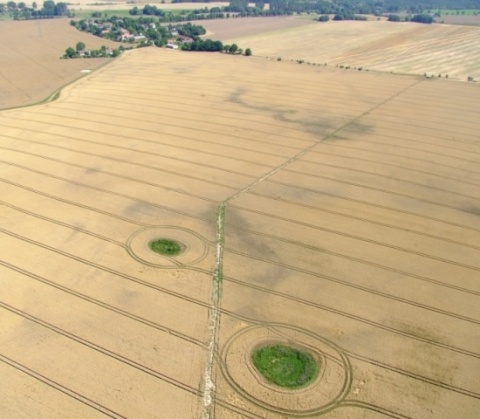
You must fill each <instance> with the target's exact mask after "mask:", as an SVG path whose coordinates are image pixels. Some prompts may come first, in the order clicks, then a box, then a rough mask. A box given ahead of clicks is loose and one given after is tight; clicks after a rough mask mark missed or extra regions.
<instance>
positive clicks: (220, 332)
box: [0, 48, 480, 419]
mask: <svg viewBox="0 0 480 419" xmlns="http://www.w3.org/2000/svg"><path fill="white" fill-rule="evenodd" d="M272 75H274V77H272ZM479 93H480V90H479V86H478V85H476V84H466V83H456V82H452V81H447V80H426V79H424V78H421V77H410V76H394V75H390V74H380V73H373V72H370V73H366V72H358V71H356V72H353V71H350V72H344V71H340V70H336V69H332V68H328V67H327V68H325V67H321V68H318V67H312V66H310V67H308V66H298V65H296V64H291V63H286V62H280V63H279V62H271V61H267V60H265V59H263V58H259V57H250V58H246V57H240V56H229V55H219V54H214V55H209V54H202V53H182V52H179V51H169V50H160V49H151V48H148V49H141V50H135V51H132V52H129V53H127V54H125V55H124V56H122V57H121V58H120V59H118V60H116V61H114V62H112V63H111V64H110V65H108V66H105V67H103V68H101V69H100V70H98V71H96V72H95V73H92V74H91V75H89V76H87V77H86V78H84V79H81V80H79V81H78V82H76V83H75V84H73V85H71V86H69V87H68V88H67V89H65V90H64V91H63V92H62V95H61V97H60V98H59V99H58V100H57V101H55V102H52V103H49V104H43V105H39V106H35V107H30V108H24V109H16V110H10V111H3V112H1V113H0V126H1V127H2V130H1V132H0V148H1V161H0V163H1V165H0V234H1V239H0V240H1V244H2V252H1V254H0V288H1V293H0V368H1V371H2V380H1V382H0V394H2V397H1V398H0V416H1V417H48V418H55V417H59V418H60V417H62V418H63V417H65V412H68V416H69V417H79V418H84V417H102V416H113V417H141V418H149V417H161V418H170V417H172V418H173V417H175V418H192V417H200V416H201V415H203V414H205V415H206V416H205V417H217V418H232V417H241V418H266V417H268V418H277V417H278V418H280V417H285V416H288V417H296V416H299V417H302V416H308V417H313V416H314V417H318V416H322V417H326V418H383V417H394V418H431V419H439V418H459V417H461V418H473V417H475V415H476V413H477V412H478V411H479V409H480V392H479V388H480V376H479V374H478V371H479V369H480V339H479V336H480V326H479V324H480V308H479V307H480V304H479V295H480V288H479V279H480V262H479V261H480V257H479V256H480V246H479V243H480V217H479V214H480V203H479V200H480V193H479V191H480V188H479V186H480V171H479V169H478V167H479V162H480V141H479V138H478V129H479V121H480V111H479V110H480V94H479ZM221 203H223V204H224V205H225V207H226V217H225V218H224V219H222V217H220V218H219V217H218V216H217V209H218V207H219V205H220V204H221ZM155 237H170V238H176V239H177V240H179V241H181V242H182V243H184V244H185V245H186V250H185V251H184V253H182V254H181V257H178V258H163V257H161V256H158V255H155V254H153V253H151V252H150V251H149V250H148V248H147V243H148V241H149V240H150V239H152V238H155ZM223 243H224V244H223ZM214 268H215V269H217V271H215V272H217V273H218V272H221V271H222V270H223V282H216V281H214V280H212V274H213V271H214ZM217 292H218V294H216V293H217ZM267 341H282V342H285V341H286V342H293V343H295V344H297V345H299V346H302V347H304V348H306V349H307V350H309V351H310V352H312V354H314V356H315V357H316V358H317V359H319V360H320V374H319V377H318V379H317V380H316V381H315V382H314V383H313V384H312V385H311V386H309V387H306V388H305V389H302V390H299V391H296V392H292V393H289V392H285V391H281V390H279V389H277V388H274V387H271V386H269V385H267V384H266V383H265V382H264V381H263V380H262V379H260V378H259V377H258V375H257V374H256V373H255V371H254V370H253V368H252V366H251V364H250V358H249V355H250V351H251V350H252V348H253V347H254V346H255V345H258V344H259V343H262V342H267ZM210 344H212V346H209V345H210ZM213 355H214V356H213ZM211 356H213V358H211ZM209 360H212V361H213V362H212V363H210V362H209ZM210 372H212V379H213V382H214V383H215V386H216V387H215V392H214V394H213V395H214V396H215V397H214V403H213V404H209V401H208V398H204V390H205V388H206V387H205V381H206V380H205V379H206V374H207V375H208V374H209V373H210ZM207 389H208V387H207ZM207 395H212V394H210V393H209V394H207Z"/></svg>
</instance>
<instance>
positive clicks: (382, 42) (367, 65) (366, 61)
mask: <svg viewBox="0 0 480 419" xmlns="http://www.w3.org/2000/svg"><path fill="white" fill-rule="evenodd" d="M239 25H241V24H239ZM207 27H208V26H207ZM230 31H231V32H232V33H233V28H232V29H231V30H230ZM219 37H220V39H222V40H223V41H225V42H226V43H233V42H235V43H237V44H238V45H239V46H240V47H241V48H251V49H252V51H253V54H254V55H259V56H263V57H265V56H267V57H270V58H272V59H277V58H281V59H282V60H289V61H290V60H293V61H296V60H304V61H305V62H309V63H315V64H320V65H324V64H328V65H333V66H349V67H351V68H352V69H353V68H354V67H355V68H358V67H362V68H363V69H370V70H378V71H386V72H395V73H405V74H421V75H423V74H424V73H427V74H428V75H434V76H435V77H438V75H439V74H440V75H441V77H445V76H447V75H448V76H449V78H455V79H459V80H464V81H466V80H467V78H468V77H473V78H479V77H480V50H479V49H478V39H479V38H480V28H476V27H473V26H468V27H467V26H456V25H441V24H433V25H422V24H417V23H392V22H387V21H373V22H371V21H370V22H348V21H341V22H333V21H330V22H326V23H320V22H316V24H315V25H312V24H309V25H302V26H300V27H294V28H289V29H285V30H275V31H272V32H265V33H258V34H255V35H245V36H241V35H235V36H232V37H221V36H220V32H219Z"/></svg>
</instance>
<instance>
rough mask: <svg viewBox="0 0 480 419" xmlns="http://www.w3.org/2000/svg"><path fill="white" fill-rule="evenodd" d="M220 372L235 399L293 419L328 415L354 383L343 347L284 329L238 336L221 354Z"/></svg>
mask: <svg viewBox="0 0 480 419" xmlns="http://www.w3.org/2000/svg"><path fill="white" fill-rule="evenodd" d="M219 366H220V368H221V371H222V374H223V376H224V377H225V379H226V381H227V382H228V383H229V384H230V385H231V387H232V389H233V390H234V391H235V392H236V393H238V394H239V395H241V396H243V397H244V398H245V399H247V400H250V401H251V402H252V403H253V404H255V405H257V406H261V407H263V408H264V409H266V410H269V411H271V412H275V413H278V414H280V415H286V416H288V417H311V416H315V415H319V414H321V413H324V412H326V411H328V410H329V409H331V408H332V407H333V406H334V405H335V404H336V403H338V402H339V401H341V400H342V399H343V398H345V396H346V394H347V393H348V391H349V389H350V385H351V380H352V376H351V374H352V373H351V367H350V363H349V360H348V358H347V356H346V355H345V354H344V353H343V351H342V350H341V349H340V348H339V347H338V346H336V345H335V344H334V343H332V342H330V341H328V340H327V339H324V338H323V337H321V336H319V335H316V334H314V333H312V332H310V331H308V330H304V329H301V328H299V327H294V326H290V325H285V324H279V323H263V324H262V325H258V326H250V327H246V328H244V329H242V330H240V331H239V332H237V333H236V334H234V335H233V336H232V337H231V338H230V339H229V340H228V341H227V343H226V344H225V346H224V347H223V349H222V355H221V362H220V363H219Z"/></svg>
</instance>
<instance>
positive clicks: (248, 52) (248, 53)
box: [245, 48, 252, 57]
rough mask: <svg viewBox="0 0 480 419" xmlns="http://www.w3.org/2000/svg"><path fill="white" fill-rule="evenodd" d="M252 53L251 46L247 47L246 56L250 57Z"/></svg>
mask: <svg viewBox="0 0 480 419" xmlns="http://www.w3.org/2000/svg"><path fill="white" fill-rule="evenodd" d="M250 55H252V50H251V49H250V48H247V49H246V50H245V56H247V57H250Z"/></svg>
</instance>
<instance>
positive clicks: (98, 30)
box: [70, 16, 206, 48]
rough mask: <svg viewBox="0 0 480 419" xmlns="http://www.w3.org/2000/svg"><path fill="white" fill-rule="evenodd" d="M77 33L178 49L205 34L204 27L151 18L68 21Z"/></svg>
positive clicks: (138, 44) (140, 44)
mask: <svg viewBox="0 0 480 419" xmlns="http://www.w3.org/2000/svg"><path fill="white" fill-rule="evenodd" d="M70 24H71V25H72V26H75V27H76V28H77V29H78V30H80V31H83V32H88V33H91V34H93V35H96V36H99V37H102V38H105V39H110V40H112V41H117V42H124V43H130V44H137V46H147V45H156V46H157V47H168V48H179V46H182V45H183V44H188V43H192V42H194V41H195V39H198V37H199V36H200V35H204V34H205V33H206V31H205V28H203V27H202V26H198V25H193V24H191V23H186V24H176V25H172V24H168V25H161V24H160V23H159V22H158V21H157V20H156V19H155V18H153V17H139V18H130V17H115V16H114V17H111V18H109V19H82V20H79V21H75V20H72V21H71V22H70Z"/></svg>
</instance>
